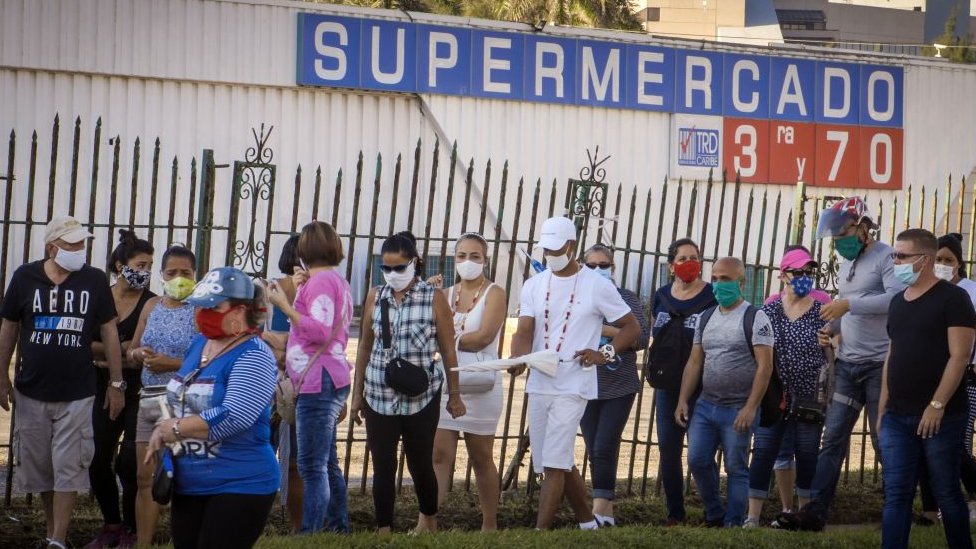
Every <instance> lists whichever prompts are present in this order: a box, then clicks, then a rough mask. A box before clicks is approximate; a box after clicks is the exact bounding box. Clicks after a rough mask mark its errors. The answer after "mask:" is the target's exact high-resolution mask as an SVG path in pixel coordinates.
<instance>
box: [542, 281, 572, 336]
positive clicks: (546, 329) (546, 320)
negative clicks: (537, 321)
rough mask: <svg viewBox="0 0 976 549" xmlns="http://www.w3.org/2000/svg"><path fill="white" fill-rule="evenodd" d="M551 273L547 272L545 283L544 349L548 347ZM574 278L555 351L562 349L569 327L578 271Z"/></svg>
mask: <svg viewBox="0 0 976 549" xmlns="http://www.w3.org/2000/svg"><path fill="white" fill-rule="evenodd" d="M554 276H555V275H553V274H552V273H550V274H549V282H548V284H547V285H546V303H545V317H544V319H543V329H544V332H543V337H544V338H545V343H546V350H548V349H549V336H550V334H549V295H550V294H551V293H552V277H554ZM575 276H576V280H574V281H573V292H572V293H571V294H569V306H568V307H566V321H565V322H563V330H562V332H560V334H559V343H557V344H556V353H559V352H560V351H562V348H563V342H564V341H566V330H567V329H569V318H570V316H572V314H573V305H574V304H575V303H576V284H577V283H578V282H579V273H578V272H577V273H576V275H575Z"/></svg>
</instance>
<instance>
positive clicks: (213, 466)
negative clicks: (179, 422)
mask: <svg viewBox="0 0 976 549" xmlns="http://www.w3.org/2000/svg"><path fill="white" fill-rule="evenodd" d="M206 342H207V339H206V338H205V337H203V336H197V337H196V338H194V340H193V343H191V344H190V349H189V350H188V351H187V353H186V358H185V359H184V360H183V366H181V367H180V371H179V372H178V373H177V374H176V376H175V377H174V378H173V379H172V380H170V382H169V385H168V386H167V388H168V392H167V400H168V402H169V405H170V408H171V409H172V410H173V415H174V417H185V416H191V415H199V416H200V417H201V418H203V420H204V421H206V422H207V424H208V425H209V426H210V434H209V437H208V438H207V440H196V439H184V440H183V443H182V445H183V450H184V451H183V454H182V455H181V456H180V457H179V458H178V459H177V463H176V467H175V468H176V492H177V493H180V494H187V495H213V494H227V493H232V494H255V495H263V494H270V493H273V492H275V491H277V490H278V479H279V470H278V460H277V459H276V458H275V454H274V450H273V449H272V448H271V396H272V394H273V393H274V387H275V378H276V376H277V372H278V368H277V365H276V363H275V359H274V355H273V354H272V352H271V349H270V348H269V347H268V346H267V344H265V343H264V342H263V341H261V339H260V338H258V337H254V338H251V339H249V340H247V341H245V342H243V343H241V344H240V345H238V346H237V347H235V348H233V349H231V350H230V351H227V352H226V353H224V354H221V355H220V356H218V357H216V358H215V359H214V360H213V361H212V362H210V363H209V364H207V365H206V367H204V368H203V369H201V370H200V371H199V372H197V373H194V372H195V371H196V370H197V368H198V366H199V364H200V356H201V354H202V352H203V347H204V345H205V344H206ZM191 376H192V378H191ZM185 380H186V381H185Z"/></svg>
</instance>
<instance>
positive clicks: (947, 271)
mask: <svg viewBox="0 0 976 549" xmlns="http://www.w3.org/2000/svg"><path fill="white" fill-rule="evenodd" d="M935 276H937V277H939V278H941V279H942V280H946V281H948V282H952V279H953V278H956V269H955V267H950V266H948V265H936V266H935Z"/></svg>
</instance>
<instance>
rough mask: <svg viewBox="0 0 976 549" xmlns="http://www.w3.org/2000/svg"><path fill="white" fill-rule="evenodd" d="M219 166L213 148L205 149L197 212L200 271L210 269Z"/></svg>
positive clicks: (197, 248) (197, 251) (203, 271)
mask: <svg viewBox="0 0 976 549" xmlns="http://www.w3.org/2000/svg"><path fill="white" fill-rule="evenodd" d="M216 179H217V166H216V164H215V163H214V152H213V149H203V166H202V168H201V170H200V202H199V207H198V210H199V213H198V214H197V242H196V250H195V252H196V255H197V261H198V262H199V265H200V272H202V273H206V272H209V271H210V240H211V236H212V234H211V233H212V231H213V201H214V187H215V184H214V182H215V180H216Z"/></svg>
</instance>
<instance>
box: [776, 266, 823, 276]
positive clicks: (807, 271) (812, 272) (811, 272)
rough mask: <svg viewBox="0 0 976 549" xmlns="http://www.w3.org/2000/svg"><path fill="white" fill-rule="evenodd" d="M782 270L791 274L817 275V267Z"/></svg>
mask: <svg viewBox="0 0 976 549" xmlns="http://www.w3.org/2000/svg"><path fill="white" fill-rule="evenodd" d="M783 272H784V273H786V274H788V275H792V276H816V275H817V269H815V268H812V267H811V268H808V269H787V270H785V271H783Z"/></svg>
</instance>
